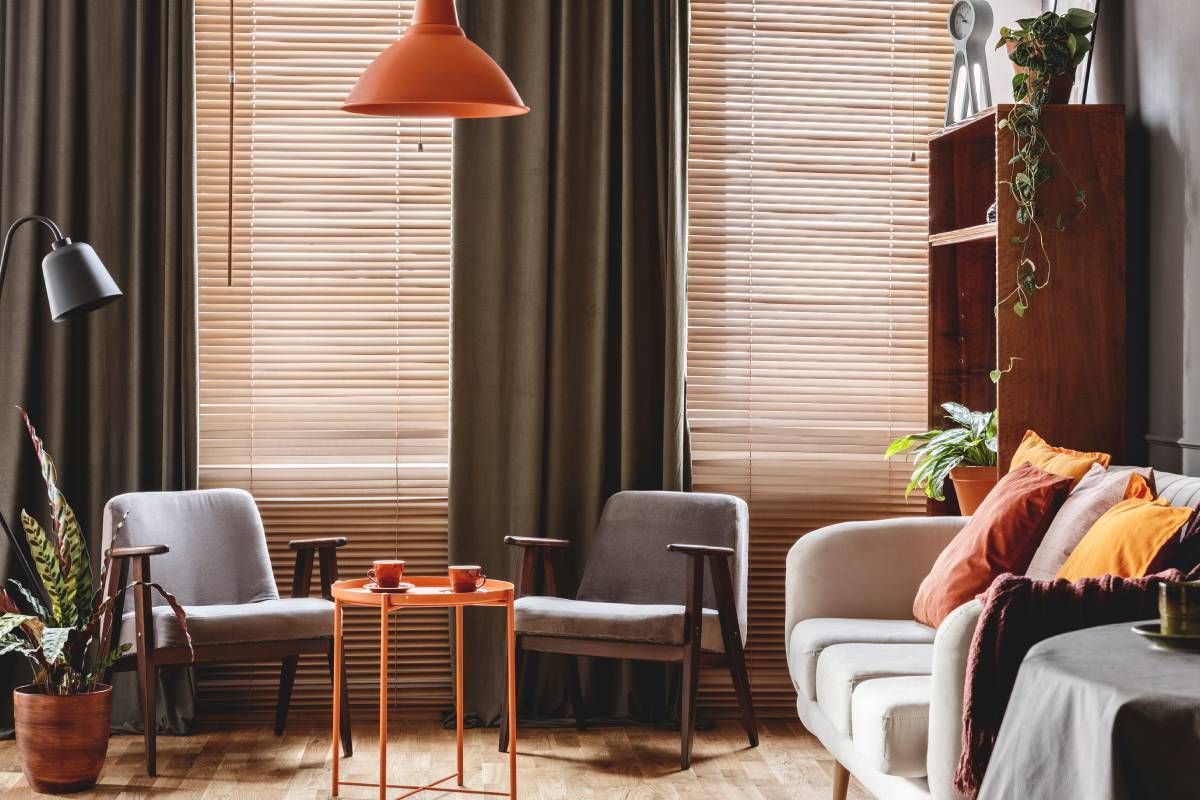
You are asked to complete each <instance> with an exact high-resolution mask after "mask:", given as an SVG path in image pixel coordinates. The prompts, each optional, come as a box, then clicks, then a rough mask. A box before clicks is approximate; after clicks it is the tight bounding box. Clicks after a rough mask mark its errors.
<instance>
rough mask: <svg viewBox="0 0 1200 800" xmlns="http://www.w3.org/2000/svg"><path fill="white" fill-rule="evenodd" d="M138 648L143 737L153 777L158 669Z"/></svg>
mask: <svg viewBox="0 0 1200 800" xmlns="http://www.w3.org/2000/svg"><path fill="white" fill-rule="evenodd" d="M145 650H146V648H144V647H140V648H138V654H137V679H138V701H139V702H140V703H141V706H142V738H143V740H144V741H145V743H146V774H147V775H149V776H151V777H153V776H154V775H156V774H157V772H158V763H157V762H158V759H157V753H156V742H155V736H156V734H157V733H158V720H157V718H156V717H157V715H156V713H155V712H156V711H157V709H158V670H157V668H156V667H155V666H154V660H153V659H152V658H150V656H149V654H148V653H146V652H145Z"/></svg>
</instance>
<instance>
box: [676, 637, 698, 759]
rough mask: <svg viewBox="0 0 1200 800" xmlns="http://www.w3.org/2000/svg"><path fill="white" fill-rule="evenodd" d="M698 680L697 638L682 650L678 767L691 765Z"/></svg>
mask: <svg viewBox="0 0 1200 800" xmlns="http://www.w3.org/2000/svg"><path fill="white" fill-rule="evenodd" d="M699 682H700V642H699V641H698V640H697V641H695V642H693V643H692V644H691V645H689V646H688V647H686V648H685V649H684V651H683V690H682V691H681V692H680V698H679V699H680V709H679V712H680V713H679V735H680V737H681V738H682V742H681V745H682V749H681V751H680V755H679V768H680V769H685V770H686V769H689V768H690V767H691V766H692V738H693V736H694V734H695V733H696V688H697V685H698V684H699Z"/></svg>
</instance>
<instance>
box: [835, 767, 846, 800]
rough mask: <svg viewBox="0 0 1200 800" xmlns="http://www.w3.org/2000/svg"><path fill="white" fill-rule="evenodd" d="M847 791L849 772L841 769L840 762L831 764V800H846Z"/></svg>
mask: <svg viewBox="0 0 1200 800" xmlns="http://www.w3.org/2000/svg"><path fill="white" fill-rule="evenodd" d="M849 789H850V770H848V769H846V768H845V767H843V766H842V764H841V762H840V761H835V762H833V800H846V792H847V791H848V790H849Z"/></svg>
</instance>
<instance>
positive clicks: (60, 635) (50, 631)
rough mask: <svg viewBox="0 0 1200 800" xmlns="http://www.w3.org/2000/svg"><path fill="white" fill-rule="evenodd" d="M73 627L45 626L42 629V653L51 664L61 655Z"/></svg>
mask: <svg viewBox="0 0 1200 800" xmlns="http://www.w3.org/2000/svg"><path fill="white" fill-rule="evenodd" d="M72 630H73V628H46V629H45V630H44V631H42V655H43V656H45V658H46V661H47V663H50V664H53V663H54V662H55V661H57V660H58V657H59V656H60V655H62V652H63V648H64V647H66V645H67V639H68V638H69V637H70V634H71V631H72Z"/></svg>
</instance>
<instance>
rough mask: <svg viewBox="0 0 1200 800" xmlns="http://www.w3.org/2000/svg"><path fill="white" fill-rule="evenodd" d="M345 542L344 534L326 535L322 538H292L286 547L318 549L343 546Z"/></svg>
mask: <svg viewBox="0 0 1200 800" xmlns="http://www.w3.org/2000/svg"><path fill="white" fill-rule="evenodd" d="M345 544H346V537H345V536H326V537H325V538H323V539H292V540H291V541H290V542H288V547H290V548H291V549H293V550H320V549H321V548H324V547H343V546H345Z"/></svg>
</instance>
